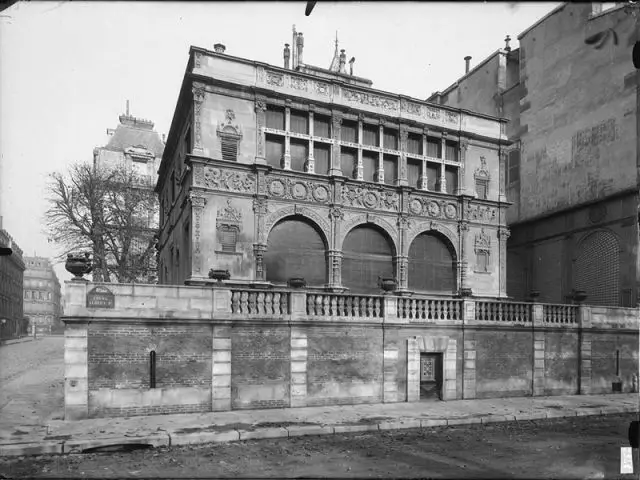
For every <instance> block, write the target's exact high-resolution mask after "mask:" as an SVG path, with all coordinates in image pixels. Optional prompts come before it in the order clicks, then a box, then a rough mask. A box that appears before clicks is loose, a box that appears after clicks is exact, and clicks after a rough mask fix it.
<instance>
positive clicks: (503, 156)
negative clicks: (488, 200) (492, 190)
mask: <svg viewBox="0 0 640 480" xmlns="http://www.w3.org/2000/svg"><path fill="white" fill-rule="evenodd" d="M499 158H500V175H498V179H499V182H498V183H499V186H498V201H499V202H506V201H507V195H506V193H505V182H506V178H507V152H505V151H504V150H502V149H501V150H500V154H499Z"/></svg>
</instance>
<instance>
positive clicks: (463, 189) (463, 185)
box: [455, 138, 469, 195]
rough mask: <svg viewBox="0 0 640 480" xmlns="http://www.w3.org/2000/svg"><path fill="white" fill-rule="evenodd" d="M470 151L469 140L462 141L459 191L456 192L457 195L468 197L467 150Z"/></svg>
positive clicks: (462, 139)
mask: <svg viewBox="0 0 640 480" xmlns="http://www.w3.org/2000/svg"><path fill="white" fill-rule="evenodd" d="M468 149H469V140H467V139H466V138H461V139H460V153H459V155H460V168H458V189H457V191H456V192H455V194H456V195H468V194H469V189H468V188H467V181H466V177H467V176H466V173H465V172H466V167H467V150H468Z"/></svg>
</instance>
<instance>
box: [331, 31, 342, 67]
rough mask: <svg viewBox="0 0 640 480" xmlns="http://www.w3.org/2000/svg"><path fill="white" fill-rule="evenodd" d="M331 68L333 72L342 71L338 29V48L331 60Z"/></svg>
mask: <svg viewBox="0 0 640 480" xmlns="http://www.w3.org/2000/svg"><path fill="white" fill-rule="evenodd" d="M329 70H331V71H332V72H338V71H340V53H339V52H338V31H337V30H336V50H335V52H333V60H331V65H330V66H329Z"/></svg>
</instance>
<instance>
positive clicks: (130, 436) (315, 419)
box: [0, 393, 639, 456]
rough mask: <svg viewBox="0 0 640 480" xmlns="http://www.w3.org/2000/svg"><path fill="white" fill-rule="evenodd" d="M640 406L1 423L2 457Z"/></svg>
mask: <svg viewBox="0 0 640 480" xmlns="http://www.w3.org/2000/svg"><path fill="white" fill-rule="evenodd" d="M638 411H639V399H638V394H637V393H629V394H611V395H566V396H554V397H518V398H499V399H495V398H492V399H484V400H455V401H447V402H418V403H387V404H373V405H349V406H326V407H305V408H283V409H270V410H234V411H230V412H210V413H202V414H179V415H154V416H144V417H129V418H100V419H90V420H80V421H76V422H65V421H52V422H50V423H49V424H48V425H24V426H20V427H15V428H9V429H7V428H4V429H2V431H1V432H0V455H2V456H7V455H39V454H60V453H81V452H84V451H86V450H88V449H91V448H96V447H105V446H110V445H121V444H147V445H153V446H156V447H157V446H173V445H185V444H198V443H209V442H229V441H235V440H249V439H259V438H281V437H293V436H299V435H324V434H333V433H344V432H358V431H367V430H392V429H402V428H421V427H423V428H424V427H434V426H445V425H462V424H470V423H491V422H506V421H526V420H536V419H544V418H558V417H572V416H584V415H606V414H612V413H630V412H638ZM10 430H13V431H10Z"/></svg>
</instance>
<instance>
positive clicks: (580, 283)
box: [573, 229, 621, 306]
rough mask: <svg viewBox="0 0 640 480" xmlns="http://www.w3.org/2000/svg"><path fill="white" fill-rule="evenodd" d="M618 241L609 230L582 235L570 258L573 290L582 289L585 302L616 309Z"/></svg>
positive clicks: (617, 296) (618, 270) (618, 290)
mask: <svg viewBox="0 0 640 480" xmlns="http://www.w3.org/2000/svg"><path fill="white" fill-rule="evenodd" d="M620 245H621V242H620V239H619V238H618V236H617V235H616V234H615V233H614V232H612V231H611V230H609V229H597V230H592V231H590V232H587V233H585V234H584V235H583V236H582V237H581V238H580V240H579V241H578V243H577V248H576V250H575V254H574V256H573V287H574V288H575V289H576V290H584V291H585V292H586V294H587V299H586V303H588V304H592V305H604V306H619V305H620V300H621V295H620V283H621V282H620V280H621V278H620V253H621V247H620Z"/></svg>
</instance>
